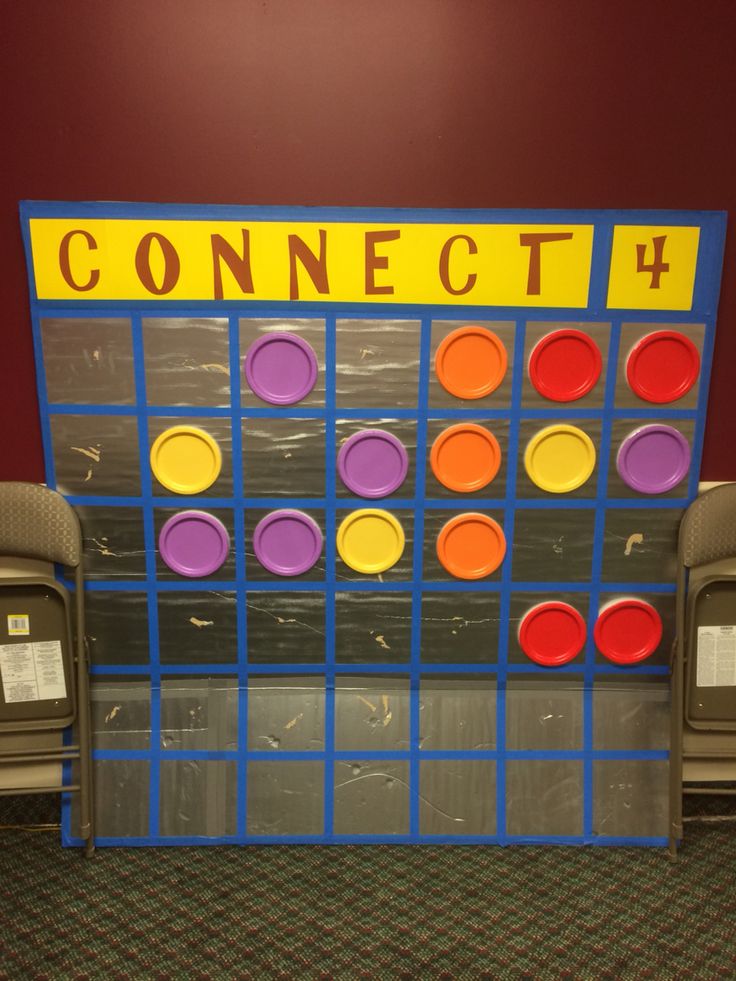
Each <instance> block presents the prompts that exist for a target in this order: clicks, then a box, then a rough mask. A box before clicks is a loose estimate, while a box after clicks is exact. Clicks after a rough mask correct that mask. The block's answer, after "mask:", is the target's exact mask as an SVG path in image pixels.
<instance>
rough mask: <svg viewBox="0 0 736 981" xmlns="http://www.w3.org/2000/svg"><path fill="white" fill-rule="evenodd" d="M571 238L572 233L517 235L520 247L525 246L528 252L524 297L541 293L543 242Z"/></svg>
mask: <svg viewBox="0 0 736 981" xmlns="http://www.w3.org/2000/svg"><path fill="white" fill-rule="evenodd" d="M568 238H572V232H528V233H521V234H520V235H519V242H520V244H521V245H525V246H527V247H528V248H529V249H530V250H531V251H530V252H529V275H528V277H527V281H526V295H527V296H539V294H540V293H541V292H542V288H541V285H540V284H541V281H542V256H541V251H542V248H541V247H542V245H543V243H544V242H564V241H565V239H568Z"/></svg>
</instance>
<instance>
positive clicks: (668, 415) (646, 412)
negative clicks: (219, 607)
mask: <svg viewBox="0 0 736 981" xmlns="http://www.w3.org/2000/svg"><path fill="white" fill-rule="evenodd" d="M48 411H49V412H50V413H51V414H52V415H57V416H90V415H91V416H131V417H133V416H137V414H138V413H137V411H136V409H135V408H134V407H133V406H128V405H102V404H99V403H87V402H74V403H71V402H52V403H50V404H49V405H48ZM335 411H336V417H337V418H338V419H340V420H343V419H346V420H349V419H367V420H372V419H412V420H413V419H415V418H416V410H415V409H396V408H390V407H387V408H384V409H376V408H366V409H354V408H350V407H346V406H343V407H336V410H335ZM697 411H698V410H697V409H673V408H668V407H667V406H662V408H661V409H651V408H646V407H644V406H642V407H636V408H629V409H613V410H612V415H613V417H614V418H615V419H632V420H637V419H675V420H676V419H695V418H696V415H697ZM146 412H147V414H148V415H149V416H156V417H159V416H160V417H162V418H172V419H178V418H183V419H187V418H195V417H196V418H202V419H230V418H231V416H232V415H233V413H232V412H231V411H230V410H229V409H223V408H216V407H210V406H181V405H172V406H163V405H149V406H147V407H146ZM514 414H515V415H518V416H519V418H520V419H562V420H567V419H600V415H601V410H600V409H579V408H575V407H574V406H573V407H570V408H568V409H559V408H550V409H525V408H519V410H518V412H516V413H514ZM511 415H512V409H511V408H510V407H509V408H506V409H486V408H478V409H465V408H464V409H452V408H443V409H428V410H427V418H428V419H440V420H441V419H470V420H473V419H489V420H492V419H503V420H508V419H510V418H511ZM239 416H240V417H241V418H242V419H324V417H325V410H324V409H287V410H284V409H276V408H269V407H265V406H264V407H258V408H243V409H241V410H240V413H239ZM236 418H237V416H236Z"/></svg>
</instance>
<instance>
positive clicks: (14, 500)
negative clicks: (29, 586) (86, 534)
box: [0, 481, 82, 568]
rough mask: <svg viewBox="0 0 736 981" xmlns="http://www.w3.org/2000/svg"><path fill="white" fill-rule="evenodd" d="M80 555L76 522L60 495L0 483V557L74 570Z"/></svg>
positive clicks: (25, 485) (35, 487)
mask: <svg viewBox="0 0 736 981" xmlns="http://www.w3.org/2000/svg"><path fill="white" fill-rule="evenodd" d="M81 554H82V536H81V531H80V528H79V521H78V520H77V516H76V515H75V513H74V511H73V510H72V508H71V506H70V505H69V504H67V502H66V501H65V500H64V498H63V497H62V496H61V495H60V494H57V493H56V491H52V490H49V489H48V487H42V486H41V485H39V484H28V483H22V482H19V481H10V482H7V483H0V555H3V556H5V555H7V556H13V557H15V558H28V559H42V560H43V561H46V562H60V563H62V564H63V565H66V566H70V567H71V568H75V567H76V566H78V565H79V562H80V559H81Z"/></svg>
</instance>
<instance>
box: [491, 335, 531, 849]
mask: <svg viewBox="0 0 736 981" xmlns="http://www.w3.org/2000/svg"><path fill="white" fill-rule="evenodd" d="M525 346H526V325H525V321H523V320H519V321H517V323H516V331H515V333H514V360H513V366H512V375H511V406H512V416H511V425H510V426H509V448H508V458H507V460H506V498H505V500H504V516H503V533H504V537H505V539H506V556H505V558H504V561H503V566H502V568H501V583H500V620H501V622H500V624H499V635H498V681H497V690H496V746H497V747H498V757H497V761H496V834H497V835H498V838H499V841H500V842H501V843H503V842H505V840H506V756H505V748H506V676H507V673H508V646H509V632H510V630H511V593H512V581H511V567H512V564H513V554H512V553H513V548H512V544H513V541H514V522H515V520H516V511H515V507H514V504H515V499H516V472H517V467H518V460H519V429H520V420H519V415H518V411H517V410H518V408H519V406H520V405H521V398H522V390H523V384H524V364H525Z"/></svg>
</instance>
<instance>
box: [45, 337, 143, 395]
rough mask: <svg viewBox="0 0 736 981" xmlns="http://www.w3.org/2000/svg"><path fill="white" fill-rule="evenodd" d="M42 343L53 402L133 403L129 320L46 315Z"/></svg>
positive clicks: (48, 390)
mask: <svg viewBox="0 0 736 981" xmlns="http://www.w3.org/2000/svg"><path fill="white" fill-rule="evenodd" d="M41 341H42V344H43V361H44V371H45V375H46V394H47V397H48V400H49V402H52V403H53V402H68V403H69V402H70V403H74V404H77V405H133V404H134V403H135V377H134V373H133V341H132V336H131V329H130V320H129V319H128V318H127V317H121V318H111V319H104V318H96V317H89V318H86V317H58V318H56V317H46V318H44V319H43V320H41Z"/></svg>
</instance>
